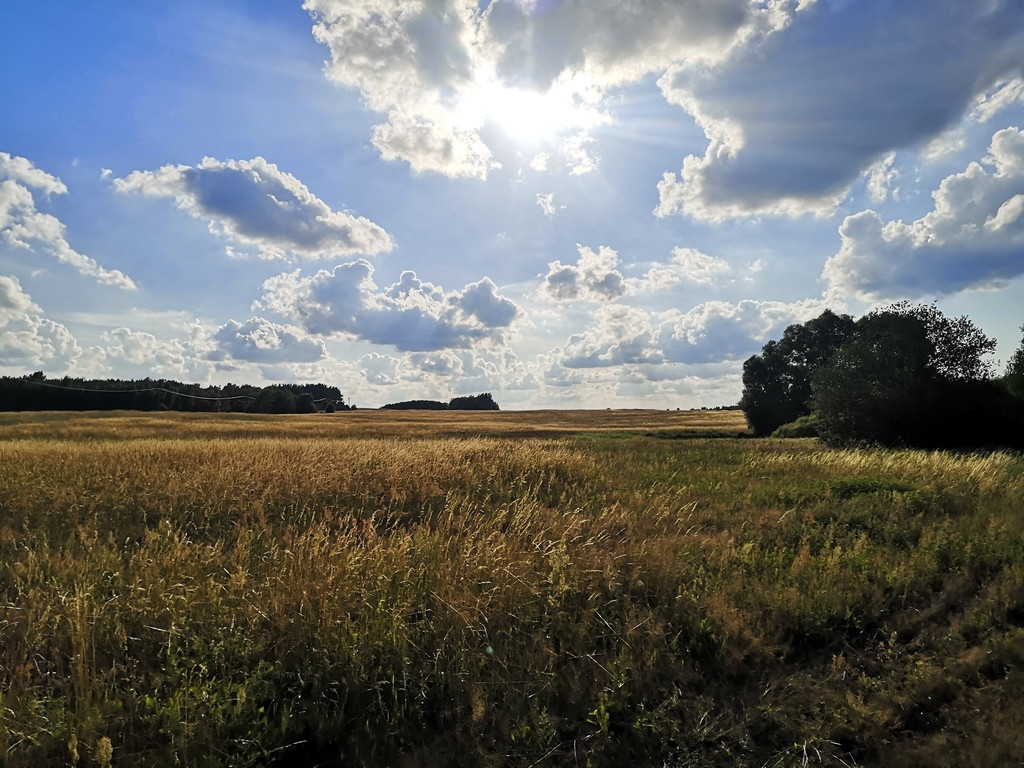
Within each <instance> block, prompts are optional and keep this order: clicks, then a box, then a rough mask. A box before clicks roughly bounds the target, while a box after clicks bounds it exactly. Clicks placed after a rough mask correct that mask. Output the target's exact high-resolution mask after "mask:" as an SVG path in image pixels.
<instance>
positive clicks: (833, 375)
mask: <svg viewBox="0 0 1024 768" xmlns="http://www.w3.org/2000/svg"><path fill="white" fill-rule="evenodd" d="M934 353H935V349H934V345H933V344H932V343H931V342H930V341H929V340H928V334H927V333H926V331H925V328H924V326H923V325H922V324H921V322H920V321H919V320H917V319H916V318H914V317H909V316H905V315H897V314H890V313H883V314H871V315H868V316H866V317H864V318H862V319H861V320H860V322H858V323H857V332H856V334H855V335H854V336H853V337H852V338H851V339H850V341H848V342H847V343H846V344H844V345H843V346H842V347H840V348H839V349H838V350H837V351H836V353H835V354H834V355H833V356H832V358H831V359H830V360H829V361H828V362H827V363H826V364H825V365H823V366H821V368H819V369H818V370H817V371H815V373H814V375H813V377H812V387H813V392H814V408H815V412H816V413H817V415H818V435H819V436H820V437H821V438H822V439H823V440H825V442H828V443H831V444H833V445H851V444H858V443H881V444H884V445H896V444H905V443H909V442H911V437H912V436H913V435H915V434H918V433H919V432H920V430H921V429H922V427H923V426H924V424H926V423H927V421H928V415H927V414H926V413H922V409H923V407H924V403H925V402H928V401H929V400H930V398H929V397H928V390H929V389H930V388H931V387H932V385H933V384H934V379H935V376H934V373H933V371H931V370H930V369H929V366H928V361H929V360H930V359H931V358H932V357H933V356H934Z"/></svg>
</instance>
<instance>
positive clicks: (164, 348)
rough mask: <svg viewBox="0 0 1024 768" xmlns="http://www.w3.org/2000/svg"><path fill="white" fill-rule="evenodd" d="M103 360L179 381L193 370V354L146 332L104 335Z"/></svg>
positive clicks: (176, 342)
mask: <svg viewBox="0 0 1024 768" xmlns="http://www.w3.org/2000/svg"><path fill="white" fill-rule="evenodd" d="M103 340H104V341H105V342H106V345H105V346H103V347H101V350H102V353H103V359H104V360H105V361H106V362H107V363H109V362H110V361H112V360H117V361H121V362H124V363H128V364H130V365H134V366H139V367H140V368H142V369H143V370H145V371H146V372H147V375H148V374H149V373H152V374H155V375H158V376H170V377H178V376H182V375H183V374H185V373H187V372H189V371H190V370H191V369H192V365H191V364H190V363H191V358H192V357H193V353H192V350H190V349H189V348H188V347H187V346H186V345H185V344H184V343H183V342H182V341H181V340H179V339H170V340H164V339H158V338H157V337H156V336H154V335H153V334H152V333H147V332H146V331H134V330H131V329H130V328H114V329H112V330H110V331H106V332H104V333H103Z"/></svg>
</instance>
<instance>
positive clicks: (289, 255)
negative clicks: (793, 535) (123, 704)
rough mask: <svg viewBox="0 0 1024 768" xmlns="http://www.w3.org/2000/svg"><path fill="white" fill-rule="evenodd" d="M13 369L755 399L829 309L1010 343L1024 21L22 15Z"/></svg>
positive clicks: (539, 393) (228, 7) (1014, 17)
mask: <svg viewBox="0 0 1024 768" xmlns="http://www.w3.org/2000/svg"><path fill="white" fill-rule="evenodd" d="M0 94H2V96H0V98H2V99H3V104H2V107H0V374H3V375H23V374H25V373H30V372H32V371H36V370H42V371H44V372H46V373H47V375H50V376H63V375H71V376H85V377H101V378H107V377H117V378H141V377H145V376H152V377H166V378H174V379H178V380H182V381H194V382H201V383H220V384H223V383H226V382H228V381H233V382H236V383H254V384H258V383H274V382H281V381H293V382H303V381H322V382H325V383H329V384H335V385H337V386H339V387H340V388H341V389H342V391H343V392H344V393H345V394H346V396H347V399H348V400H349V401H351V402H355V403H356V404H357V405H361V406H367V407H369V406H377V405H381V404H383V403H386V402H394V401H397V400H405V399H413V398H432V399H447V398H449V397H452V396H455V395H459V394H467V393H476V392H483V391H487V392H491V393H493V395H494V397H495V399H496V400H497V401H498V402H499V403H500V404H501V405H502V407H503V408H532V407H565V408H570V407H588V408H589V407H600V408H603V407H650V408H676V407H682V408H687V407H699V406H704V405H706V406H715V405H724V404H730V403H735V402H736V401H737V399H738V398H739V393H740V389H741V382H740V370H741V366H742V362H743V360H744V359H745V358H746V357H748V356H749V355H751V354H754V353H756V352H758V351H759V350H760V348H761V346H762V345H763V344H764V342H765V341H766V340H768V339H770V338H777V337H778V336H779V335H780V334H781V332H782V330H783V329H784V328H785V327H786V326H787V325H789V324H790V323H793V322H802V321H805V320H807V319H810V318H811V317H814V316H816V315H818V314H820V312H821V311H822V310H823V309H825V308H832V309H834V310H836V311H845V312H850V313H851V314H854V315H859V314H862V313H863V312H865V311H867V310H869V309H871V308H873V307H876V306H882V305H885V304H888V303H891V302H893V301H896V300H900V299H911V300H914V301H923V302H931V301H933V300H934V301H937V302H938V306H939V307H940V308H941V309H942V310H943V311H944V312H946V313H947V314H952V315H960V314H967V315H969V316H970V317H971V318H972V319H973V320H974V321H975V322H976V323H977V324H978V325H979V326H981V327H982V329H983V330H985V332H987V333H988V334H989V335H991V336H993V337H995V338H997V339H998V341H999V349H998V351H997V357H998V358H1000V359H1002V360H1005V359H1006V358H1008V357H1009V356H1010V354H1011V353H1012V352H1013V350H1014V349H1015V348H1016V347H1017V346H1018V344H1019V342H1020V338H1021V334H1020V330H1019V328H1020V325H1021V323H1024V301H1022V299H1024V278H1022V273H1024V131H1022V128H1024V6H1021V5H1020V3H1019V2H1016V0H899V1H897V0H892V1H890V2H887V1H885V0H868V1H865V2H848V1H846V0H801V1H799V2H798V1H797V0H772V1H758V2H752V1H751V0H719V2H715V3H705V2H669V1H668V0H641V1H640V2H635V3H629V4H625V3H621V2H618V1H617V0H491V2H480V3H478V2H476V0H388V1H386V0H306V2H305V3H302V2H300V1H299V0H296V1H295V2H291V3H289V2H285V1H284V0H273V1H272V2H271V1H270V0H221V2H218V3H208V2H199V1H198V0H179V1H178V2H175V3H155V2H147V3H110V2H98V1H95V0H76V1H75V2H70V1H68V2H59V1H56V0H55V1H54V2H48V3H37V2H29V1H28V0H10V1H9V2H6V3H5V4H4V7H3V10H2V23H0Z"/></svg>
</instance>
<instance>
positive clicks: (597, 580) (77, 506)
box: [0, 411, 1024, 767]
mask: <svg viewBox="0 0 1024 768" xmlns="http://www.w3.org/2000/svg"><path fill="white" fill-rule="evenodd" d="M1022 498H1024V459H1022V458H1021V457H1020V456H1015V455H1009V454H1004V453H991V454H986V455H954V454H948V453H925V452H912V451H882V450H858V451H836V450H829V449H825V448H823V447H821V446H820V445H819V444H818V443H817V442H816V441H814V440H810V439H801V440H769V439H764V440H753V439H750V438H748V437H746V435H745V423H744V421H743V417H742V414H740V413H739V412H736V411H724V412H704V411H701V412H678V411H671V412H669V411H665V412H658V411H594V412H559V411H547V412H521V413H520V412H480V413H461V414H457V413H445V412H385V411H360V412H353V413H336V414H316V415H309V416H280V417H270V416H247V415H228V414H224V415H216V414H205V415H204V414H180V413H177V414H175V413H167V414H128V413H104V414H100V413H86V414H80V413H79V414H68V413H40V414H2V415H0V754H2V755H3V758H2V760H3V761H5V763H6V765H8V766H12V767H13V766H39V765H43V766H45V765H74V766H90V765H105V766H245V765H249V766H259V765H291V764H295V763H302V764H306V765H309V766H313V765H322V766H335V765H337V766H342V765H344V766H348V765H356V766H360V765H365V766H376V765H398V766H449V765H450V766H461V765H466V766H577V765H579V766H584V765H591V766H603V765H609V766H611V765H623V764H627V763H632V764H635V765H640V766H646V765H654V766H722V767H725V766H797V765H822V766H853V765H858V766H882V765H884V766H918V765H922V764H929V765H933V766H944V765H949V766H954V765H955V766H995V765H1020V764H1021V763H1022V761H1024V742H1022V740H1021V738H1020V734H1021V733H1024V712H1022V711H1021V709H1020V707H1019V702H1020V701H1021V700H1022V696H1024V669H1022V666H1021V664H1022V661H1024V505H1022V501H1021V500H1022Z"/></svg>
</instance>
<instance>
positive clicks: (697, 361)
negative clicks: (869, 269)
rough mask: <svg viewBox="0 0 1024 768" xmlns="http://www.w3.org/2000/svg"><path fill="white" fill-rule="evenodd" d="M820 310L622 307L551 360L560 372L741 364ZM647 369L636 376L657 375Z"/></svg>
mask: <svg viewBox="0 0 1024 768" xmlns="http://www.w3.org/2000/svg"><path fill="white" fill-rule="evenodd" d="M824 309H825V305H824V303H823V302H822V301H820V300H815V299H811V300H807V301H801V302H795V303H785V302H779V301H754V300H744V301H740V302H738V303H735V304H732V303H729V302H725V301H709V302H706V303H704V304H700V305H698V306H696V307H694V308H693V309H691V310H689V311H688V312H679V311H678V310H672V311H669V312H665V313H661V314H652V313H649V312H647V311H646V310H643V309H639V308H636V307H628V306H625V305H622V304H609V305H605V306H602V307H600V308H599V309H598V311H597V312H596V314H595V320H594V323H593V324H592V325H591V326H590V327H588V328H587V329H586V330H584V331H583V332H582V333H578V334H575V335H573V336H571V337H570V338H569V340H568V342H567V343H566V344H565V345H564V346H563V347H562V348H560V349H558V350H556V352H555V355H554V358H555V360H556V361H557V362H558V364H559V365H561V366H563V367H566V368H573V369H581V368H607V367H610V366H618V365H632V366H665V365H667V364H672V363H685V364H688V365H706V364H711V363H724V362H730V361H738V360H742V359H744V358H746V357H748V356H750V355H752V354H755V353H756V352H758V351H759V350H760V349H761V347H762V346H763V345H764V343H765V341H766V340H767V339H769V338H774V337H776V336H778V335H780V334H781V333H782V331H783V330H784V329H785V328H786V327H787V326H789V325H791V324H792V323H794V322H803V321H805V320H809V319H811V318H812V317H815V316H817V315H818V314H820V313H821V312H822V311H823V310H824ZM659 370H660V371H664V368H660V369H659V368H654V369H648V368H644V369H643V371H641V372H640V373H638V374H637V375H642V376H644V377H648V376H656V377H657V376H660V375H663V373H662V374H659V373H657V371H659Z"/></svg>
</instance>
